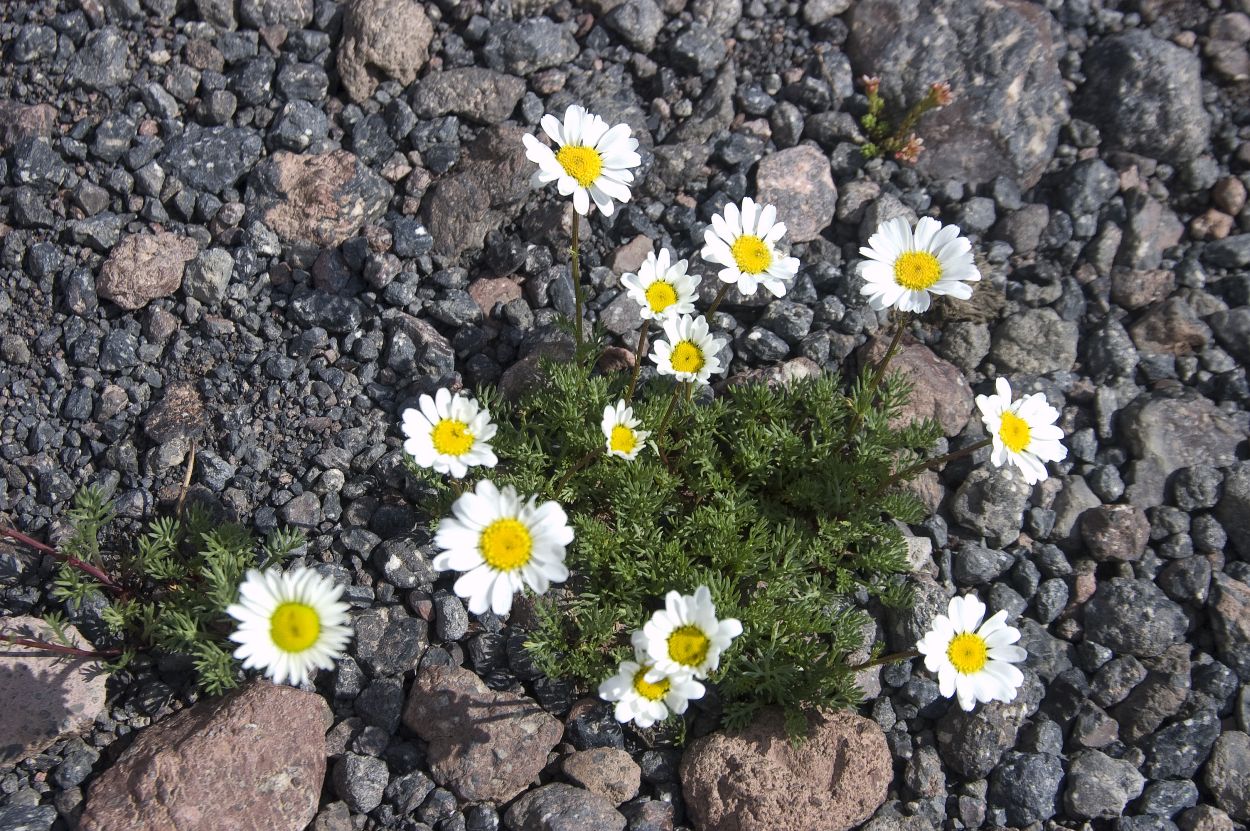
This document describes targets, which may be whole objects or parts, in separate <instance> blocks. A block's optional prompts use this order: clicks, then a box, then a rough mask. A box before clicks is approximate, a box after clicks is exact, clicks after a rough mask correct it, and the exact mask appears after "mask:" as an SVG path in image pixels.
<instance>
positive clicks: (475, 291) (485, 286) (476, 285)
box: [469, 277, 521, 317]
mask: <svg viewBox="0 0 1250 831" xmlns="http://www.w3.org/2000/svg"><path fill="white" fill-rule="evenodd" d="M469 296H470V297H472V298H473V300H474V301H475V302H476V303H477V305H478V308H480V309H481V310H482V314H483V315H485V316H486V317H490V313H491V311H493V310H494V308H495V306H497V305H499V304H501V303H507V302H508V301H510V300H516V299H518V298H519V297H520V296H521V287H520V286H519V285H517V284H516V283H514V282H512V281H511V280H509V279H508V278H507V277H481V278H479V279H477V280H474V281H473V282H472V283H470V284H469Z"/></svg>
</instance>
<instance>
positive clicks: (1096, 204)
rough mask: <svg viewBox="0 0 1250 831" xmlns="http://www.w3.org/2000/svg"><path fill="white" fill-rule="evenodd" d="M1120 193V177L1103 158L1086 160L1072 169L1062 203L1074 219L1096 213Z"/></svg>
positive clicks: (1063, 191)
mask: <svg viewBox="0 0 1250 831" xmlns="http://www.w3.org/2000/svg"><path fill="white" fill-rule="evenodd" d="M1119 190H1120V177H1119V175H1118V174H1117V173H1116V172H1115V171H1114V170H1113V169H1111V167H1110V166H1109V165H1107V163H1106V162H1104V161H1102V160H1101V159H1084V160H1082V161H1079V162H1077V163H1076V164H1074V165H1072V167H1070V168H1068V171H1067V173H1066V174H1065V177H1064V181H1063V184H1062V185H1060V187H1059V200H1060V203H1061V204H1062V205H1063V208H1064V210H1066V211H1067V212H1068V213H1070V214H1072V215H1073V216H1082V215H1084V214H1090V213H1094V212H1096V211H1097V210H1098V209H1099V208H1101V207H1102V206H1103V205H1104V204H1106V202H1107V200H1109V199H1110V198H1111V197H1112V196H1115V195H1116V193H1117V192H1118V191H1119Z"/></svg>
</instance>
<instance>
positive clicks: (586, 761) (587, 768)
mask: <svg viewBox="0 0 1250 831" xmlns="http://www.w3.org/2000/svg"><path fill="white" fill-rule="evenodd" d="M560 769H561V770H563V771H564V775H565V776H567V777H568V778H569V779H571V780H572V781H573V782H574V783H576V784H578V785H581V786H582V787H583V788H585V789H586V790H588V791H590V792H591V793H596V794H599V795H600V796H602V797H604V798H606V799H607V800H608V801H609V802H611V803H612V804H613V805H620V804H621V803H622V802H625V801H626V800H630V799H633V798H634V797H635V796H637V795H638V786H639V785H640V784H641V783H642V769H641V768H639V767H638V765H637V764H635V763H634V760H633V757H631V756H630V755H629V754H628V753H626V752H625V751H624V750H618V749H617V748H615V747H596V748H592V749H590V750H581V751H578V752H576V753H570V754H569V755H568V756H565V757H564V760H563V761H562V762H561V763H560Z"/></svg>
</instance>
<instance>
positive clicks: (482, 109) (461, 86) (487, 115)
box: [412, 67, 525, 124]
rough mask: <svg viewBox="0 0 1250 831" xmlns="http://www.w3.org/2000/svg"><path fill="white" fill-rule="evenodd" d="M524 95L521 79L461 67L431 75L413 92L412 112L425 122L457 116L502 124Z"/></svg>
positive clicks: (476, 68)
mask: <svg viewBox="0 0 1250 831" xmlns="http://www.w3.org/2000/svg"><path fill="white" fill-rule="evenodd" d="M524 94H525V82H524V81H522V80H521V79H520V78H516V77H514V76H512V75H505V74H504V73H502V72H495V71H493V70H490V69H484V68H482V67H461V68H455V69H447V70H444V71H442V72H430V73H427V74H426V75H425V77H424V78H422V79H421V80H420V81H418V82H417V84H416V86H415V87H414V88H413V93H412V110H413V112H414V113H416V114H417V115H418V116H420V117H421V118H438V117H441V116H444V115H447V114H448V113H455V114H456V115H458V116H461V117H462V118H467V119H469V120H470V121H474V122H477V123H478V124H498V123H499V122H501V121H503V120H504V119H506V118H507V117H508V116H510V115H511V114H512V111H513V110H515V109H516V105H517V104H518V103H520V101H521V96H522V95H524Z"/></svg>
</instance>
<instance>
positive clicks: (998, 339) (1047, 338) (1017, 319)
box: [990, 308, 1080, 375]
mask: <svg viewBox="0 0 1250 831" xmlns="http://www.w3.org/2000/svg"><path fill="white" fill-rule="evenodd" d="M1079 340H1080V338H1079V337H1078V331H1077V325H1076V323H1075V322H1074V321H1070V320H1063V319H1062V318H1060V317H1059V315H1058V314H1057V313H1056V312H1055V311H1054V310H1053V309H1049V308H1042V309H1027V310H1025V311H1023V312H1020V313H1018V314H1014V315H1012V316H1011V317H1009V318H1007V319H1006V320H1004V321H1003V322H1002V323H1000V324H999V325H998V326H997V327H996V328H995V329H994V341H993V344H992V345H991V346H990V360H991V361H993V362H994V365H995V366H996V367H997V368H998V371H999V372H1000V373H1003V374H1006V373H1012V374H1020V375H1044V374H1046V373H1048V372H1067V371H1068V370H1070V369H1072V364H1073V363H1074V362H1075V361H1076V347H1077V343H1078V341H1079Z"/></svg>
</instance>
